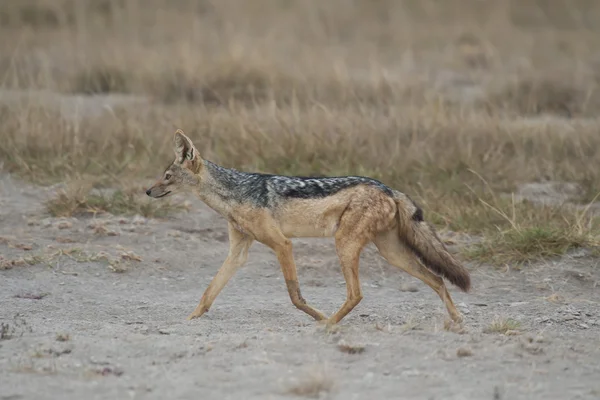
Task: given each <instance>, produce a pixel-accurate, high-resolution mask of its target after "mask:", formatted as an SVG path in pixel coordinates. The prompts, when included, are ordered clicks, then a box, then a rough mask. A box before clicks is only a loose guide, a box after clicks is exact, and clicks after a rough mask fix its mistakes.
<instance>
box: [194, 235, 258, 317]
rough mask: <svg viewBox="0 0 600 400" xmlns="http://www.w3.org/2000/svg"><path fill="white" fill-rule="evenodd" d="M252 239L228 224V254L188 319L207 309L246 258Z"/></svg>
mask: <svg viewBox="0 0 600 400" xmlns="http://www.w3.org/2000/svg"><path fill="white" fill-rule="evenodd" d="M253 241H254V239H252V238H251V237H250V236H248V235H246V234H244V233H242V232H240V231H238V230H237V229H235V228H234V227H233V225H232V224H229V254H228V255H227V258H226V259H225V262H223V265H222V266H221V268H219V271H218V272H217V274H216V275H215V277H214V278H213V279H212V281H211V282H210V284H209V285H208V288H206V291H205V292H204V294H203V295H202V298H201V299H200V303H199V304H198V306H197V307H196V309H195V310H194V312H193V313H191V314H190V315H189V316H188V319H194V318H198V317H200V316H202V314H204V313H205V312H207V311H208V310H209V308H210V306H211V305H212V303H213V301H215V298H216V297H217V296H218V295H219V293H220V292H221V290H222V289H223V288H224V287H225V285H226V284H227V282H229V280H230V279H231V277H232V276H233V275H234V274H235V273H236V271H237V270H238V269H239V268H240V267H241V266H242V265H244V263H245V262H246V260H247V259H248V249H249V248H250V246H251V245H252V242H253Z"/></svg>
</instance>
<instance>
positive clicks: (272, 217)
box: [146, 130, 471, 324]
mask: <svg viewBox="0 0 600 400" xmlns="http://www.w3.org/2000/svg"><path fill="white" fill-rule="evenodd" d="M174 150H175V161H174V162H173V163H172V164H171V165H169V167H167V169H166V170H165V172H164V174H163V175H162V178H161V179H160V180H159V181H158V182H156V183H155V184H154V185H153V186H152V187H151V188H149V189H148V190H147V191H146V194H147V195H148V196H150V197H154V198H159V197H165V196H167V195H169V194H171V193H173V192H175V191H176V190H191V191H193V192H194V193H195V194H196V195H197V196H198V197H199V198H200V199H201V200H202V201H204V202H205V203H206V204H207V205H208V206H209V207H211V208H212V209H213V210H215V211H216V212H218V213H219V214H221V215H222V216H223V217H225V218H226V219H227V221H228V228H229V254H228V255H227V258H226V259H225V262H224V263H223V265H222V266H221V268H220V269H219V271H218V272H217V274H216V275H215V277H214V278H213V280H212V281H211V283H210V285H209V286H208V288H207V289H206V291H205V292H204V294H203V295H202V298H201V299H200V303H199V304H198V306H197V307H196V309H195V310H194V312H192V313H191V314H190V315H189V317H188V319H193V318H198V317H200V316H201V315H202V314H204V313H205V312H207V311H208V310H209V308H210V307H211V305H212V303H213V302H214V300H215V298H216V297H217V295H218V294H219V292H220V291H221V290H222V289H223V287H224V286H225V285H226V284H227V282H228V281H229V279H230V278H231V277H232V276H233V275H234V274H235V272H236V271H237V270H238V269H239V268H240V267H241V266H242V265H243V264H244V263H245V262H246V260H247V258H248V249H249V248H250V245H251V244H252V243H253V242H254V241H255V240H257V241H259V242H261V243H263V244H265V245H266V246H268V247H270V248H271V249H273V251H274V252H275V254H276V255H277V259H278V260H279V263H280V265H281V270H282V271H283V276H284V278H285V283H286V285H287V290H288V293H289V295H290V298H291V300H292V303H293V304H294V305H295V306H296V307H297V308H299V309H300V310H302V311H304V312H305V313H307V314H308V315H310V316H311V317H313V318H314V319H316V320H325V319H326V317H325V315H324V314H323V313H322V312H320V311H319V310H317V309H315V308H313V307H311V306H310V305H309V304H308V303H307V302H306V301H305V300H304V298H303V297H302V294H301V293H300V286H299V284H298V276H297V274H296V264H295V262H294V259H293V256H292V242H291V241H290V239H289V238H294V237H334V238H335V245H336V250H337V255H338V257H339V259H340V263H341V267H342V272H343V274H344V279H345V281H346V289H347V295H346V296H347V297H346V301H345V302H344V304H343V305H342V307H341V308H340V309H339V310H338V311H337V312H336V313H335V314H334V315H333V316H331V317H330V318H329V319H327V323H328V324H336V323H338V322H339V321H340V320H341V319H342V318H344V317H345V316H346V315H347V314H348V313H349V312H350V311H351V310H352V309H353V308H354V307H355V306H356V305H357V304H358V303H359V302H360V301H361V299H362V291H361V287H360V281H359V277H358V261H359V256H360V253H361V251H362V249H363V248H364V246H365V245H367V244H368V243H369V242H373V243H375V246H376V247H377V249H378V250H379V252H380V253H381V255H382V256H383V257H384V258H385V259H386V260H387V261H388V262H389V263H390V264H392V265H395V266H397V267H399V268H401V269H403V270H404V271H406V272H408V273H409V274H411V275H412V276H414V277H416V278H419V279H421V280H422V281H423V282H425V283H426V284H427V285H429V286H430V287H431V288H432V289H433V290H434V291H435V292H436V293H437V294H438V295H439V296H440V298H441V299H442V301H443V302H444V304H445V305H446V309H447V310H448V313H449V315H450V317H451V318H452V319H453V320H454V321H456V322H460V321H462V316H461V314H460V313H459V312H458V311H457V310H456V307H455V306H454V303H453V302H452V298H451V297H450V294H449V293H448V291H447V290H446V286H445V284H444V281H443V280H442V277H444V278H446V279H448V280H449V281H450V282H452V283H453V284H455V285H456V286H458V287H459V288H460V289H462V290H463V291H465V292H466V291H468V290H469V288H470V286H471V279H470V277H469V272H468V271H467V270H466V269H465V268H464V267H463V266H461V265H460V264H459V263H458V262H457V261H456V260H455V259H454V258H453V257H452V255H451V254H450V253H449V252H448V251H447V249H446V247H445V246H444V244H443V243H442V242H441V241H440V239H439V238H438V236H437V234H436V233H435V231H434V229H433V227H431V226H430V225H429V224H428V223H427V222H425V221H424V220H423V211H422V210H421V209H420V208H419V207H418V206H417V205H416V204H415V203H414V202H413V201H412V200H411V199H410V198H409V197H408V196H407V195H405V194H403V193H400V192H399V191H397V190H394V189H391V188H389V187H387V186H385V185H384V184H383V183H381V182H379V181H377V180H374V179H370V178H365V177H360V176H345V177H331V178H311V177H288V176H278V175H267V174H259V173H246V172H240V171H236V170H234V169H227V168H223V167H221V166H219V165H216V164H214V163H212V162H210V161H208V160H204V159H202V158H201V157H200V154H199V153H198V150H197V149H196V147H194V144H193V143H192V141H191V140H190V139H189V138H188V137H187V136H186V135H185V134H184V133H183V132H182V131H181V130H177V132H175V137H174Z"/></svg>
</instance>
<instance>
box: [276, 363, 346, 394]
mask: <svg viewBox="0 0 600 400" xmlns="http://www.w3.org/2000/svg"><path fill="white" fill-rule="evenodd" d="M334 388H335V380H334V379H333V377H332V376H331V372H329V371H328V369H327V368H325V367H324V366H314V367H312V368H308V369H307V370H306V371H305V372H304V373H303V374H302V376H300V379H298V380H295V381H294V382H291V383H289V385H288V387H287V390H286V392H287V393H289V394H293V395H296V396H302V397H311V398H320V397H319V396H321V395H323V394H327V393H329V392H331V391H332V390H334Z"/></svg>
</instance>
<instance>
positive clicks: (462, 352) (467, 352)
mask: <svg viewBox="0 0 600 400" xmlns="http://www.w3.org/2000/svg"><path fill="white" fill-rule="evenodd" d="M456 355H457V356H458V357H471V356H472V355H473V351H472V350H471V349H469V348H466V347H460V348H459V349H458V350H456Z"/></svg>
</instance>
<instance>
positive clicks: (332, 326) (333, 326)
mask: <svg viewBox="0 0 600 400" xmlns="http://www.w3.org/2000/svg"><path fill="white" fill-rule="evenodd" d="M317 323H318V324H319V326H321V327H323V328H324V329H325V330H326V331H327V332H335V331H336V330H337V329H338V328H339V325H338V324H337V322H335V321H334V320H332V319H331V318H326V319H322V320H319V321H317Z"/></svg>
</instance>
